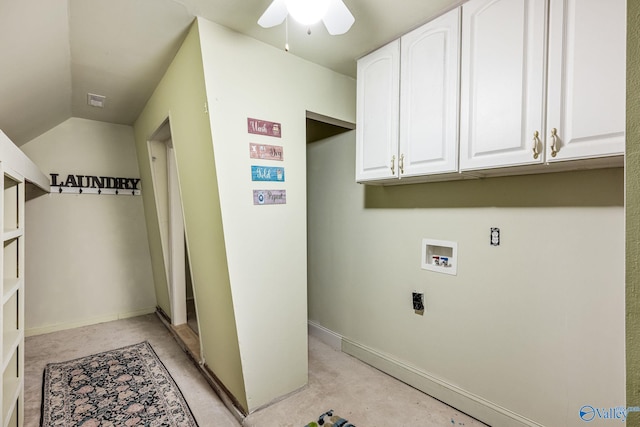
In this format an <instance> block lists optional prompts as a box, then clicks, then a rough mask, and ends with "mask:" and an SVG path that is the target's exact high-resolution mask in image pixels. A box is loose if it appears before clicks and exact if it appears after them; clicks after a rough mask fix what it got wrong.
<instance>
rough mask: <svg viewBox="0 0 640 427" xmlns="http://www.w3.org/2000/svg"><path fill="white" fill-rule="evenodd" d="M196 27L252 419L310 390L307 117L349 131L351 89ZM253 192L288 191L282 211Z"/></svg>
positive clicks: (315, 70) (208, 25)
mask: <svg viewBox="0 0 640 427" xmlns="http://www.w3.org/2000/svg"><path fill="white" fill-rule="evenodd" d="M199 25H200V38H201V44H202V51H203V61H204V64H205V67H204V70H205V81H206V87H207V96H208V105H209V111H210V112H211V116H210V117H211V129H212V132H213V148H214V151H215V158H216V170H217V176H218V185H219V188H220V200H221V205H222V222H223V224H224V235H225V241H226V242H227V257H228V265H229V276H230V279H231V289H232V293H233V304H234V310H235V314H236V321H237V328H238V340H239V342H240V352H241V355H242V368H243V373H244V379H245V388H246V390H247V401H248V404H249V410H250V411H253V410H255V409H257V408H259V407H261V406H263V405H265V404H268V403H269V402H271V401H273V400H275V399H277V398H279V397H281V396H283V395H286V394H287V393H290V392H292V391H294V390H296V389H298V388H300V387H302V386H304V385H305V384H306V382H307V358H308V355H307V351H308V350H307V256H306V252H307V240H306V235H307V227H306V218H307V216H306V208H307V204H306V196H307V195H306V149H307V147H306V111H312V112H314V113H318V114H322V115H325V116H329V117H333V118H336V119H340V120H343V121H347V122H351V123H353V122H355V99H356V93H355V91H356V89H355V86H356V85H355V80H354V79H352V78H349V77H347V76H344V75H341V74H337V73H335V72H333V71H330V70H328V69H326V68H323V67H320V66H318V65H316V64H312V63H311V62H308V61H305V60H302V59H300V58H298V57H296V56H295V55H294V54H291V53H287V52H285V51H284V50H283V49H277V48H274V47H272V46H269V45H267V44H264V43H261V42H259V41H257V40H255V39H252V38H249V37H246V36H244V35H241V34H239V33H236V32H234V31H232V30H229V29H227V28H224V27H221V26H219V25H217V24H214V23H212V22H210V21H207V20H204V19H199ZM293 49H294V47H292V50H293ZM249 117H251V118H257V119H262V120H269V121H272V122H278V123H281V124H282V138H274V137H267V136H263V135H253V134H249V133H248V132H247V118H249ZM251 142H255V143H261V144H271V145H279V146H282V147H284V161H283V162H276V161H259V160H252V159H251V158H250V157H249V143H251ZM251 165H262V166H282V167H284V170H285V182H284V183H274V182H252V181H251ZM325 172H326V173H327V175H330V174H332V173H333V170H332V168H329V169H327V170H326V171H325ZM259 189H284V190H286V191H287V196H286V197H287V203H286V205H279V206H255V205H254V204H253V190H259ZM326 209H329V207H328V206H327V207H326ZM329 268H333V267H332V266H329Z"/></svg>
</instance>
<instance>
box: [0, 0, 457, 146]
mask: <svg viewBox="0 0 640 427" xmlns="http://www.w3.org/2000/svg"><path fill="white" fill-rule="evenodd" d="M344 2H345V4H346V5H347V7H348V8H349V9H350V10H351V12H352V14H353V15H354V16H355V18H356V22H355V24H354V25H353V27H352V28H351V30H350V31H349V32H348V33H347V34H344V35H341V36H330V35H328V34H327V31H326V29H325V28H324V26H323V25H322V24H317V25H315V26H313V27H312V28H311V34H310V35H308V34H307V31H306V28H302V27H301V26H299V25H297V24H295V23H294V22H292V21H290V23H289V45H290V53H291V54H292V55H297V56H300V57H302V58H305V59H307V60H309V61H311V62H315V63H317V64H320V65H323V66H325V67H327V68H330V69H333V70H335V71H337V72H339V73H342V74H346V75H349V76H353V77H355V72H356V62H355V60H356V59H357V58H359V57H360V56H362V55H364V54H366V53H367V52H369V51H371V50H374V49H375V48H377V47H379V46H382V45H383V44H385V43H386V42H388V41H391V40H393V39H395V38H397V37H398V36H400V35H401V34H403V33H405V32H407V31H408V30H410V29H411V28H414V27H416V26H418V25H420V24H421V23H423V22H426V21H428V20H429V19H431V18H432V17H434V16H437V15H439V14H441V13H443V12H444V11H446V10H448V9H450V8H452V7H454V6H455V5H457V4H460V3H461V2H462V1H461V0H401V1H393V0H344ZM270 3H271V0H0V129H2V130H3V131H4V132H5V133H6V134H7V135H8V136H9V138H11V139H12V140H13V141H14V142H15V143H16V144H18V145H22V144H24V143H26V142H28V141H30V140H31V139H33V138H35V137H36V136H38V135H40V134H42V133H44V132H46V131H47V130H49V129H51V128H53V127H55V126H56V125H58V124H59V123H61V122H63V121H65V120H66V119H68V118H70V117H80V118H86V119H92V120H99V121H105V122H111V123H119V124H133V122H134V121H135V119H136V118H137V117H138V115H139V113H140V111H141V110H142V108H143V107H144V105H145V103H146V101H147V100H148V98H149V96H151V93H152V92H153V89H154V88H155V87H156V85H157V84H158V82H159V80H160V78H161V77H162V75H163V74H164V72H165V71H166V68H167V66H168V65H169V63H170V62H171V60H172V59H173V57H174V55H175V53H176V52H177V50H178V48H179V47H180V44H181V42H182V40H183V39H184V37H185V35H186V32H187V30H188V28H189V26H190V24H191V22H193V19H194V17H196V16H202V17H204V18H206V19H209V20H211V21H213V22H217V23H219V24H221V25H224V26H226V27H229V28H231V29H234V30H236V31H238V32H241V33H244V34H247V35H249V36H251V37H253V38H256V39H259V40H262V41H264V42H265V43H268V44H271V45H273V46H276V47H278V48H283V47H284V42H285V29H284V25H280V26H277V27H273V28H270V29H264V28H261V27H260V26H258V25H257V23H256V21H257V20H258V18H259V17H260V15H261V14H262V12H263V11H264V10H265V9H266V8H267V6H269V4H270ZM87 93H94V94H99V95H104V96H106V97H107V98H106V103H105V108H103V109H99V108H95V107H90V106H89V105H88V104H87Z"/></svg>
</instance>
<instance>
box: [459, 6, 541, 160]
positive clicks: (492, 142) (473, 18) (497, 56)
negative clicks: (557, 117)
mask: <svg viewBox="0 0 640 427" xmlns="http://www.w3.org/2000/svg"><path fill="white" fill-rule="evenodd" d="M546 4H547V2H546V0H471V1H469V2H468V3H465V4H464V5H463V7H462V64H461V70H462V71H461V101H460V102H461V116H460V120H461V122H460V169H461V170H473V169H485V168H494V167H506V166H515V165H524V164H535V163H541V162H542V161H543V157H544V155H543V147H542V143H541V142H539V140H538V139H536V138H534V135H539V137H540V138H542V136H543V135H542V132H543V129H542V118H543V108H544V75H545V74H544V65H545V61H544V59H545V40H546V37H545V35H546V28H545V22H546V19H545V17H546ZM534 148H535V150H534ZM534 151H537V152H539V154H537V153H536V152H534Z"/></svg>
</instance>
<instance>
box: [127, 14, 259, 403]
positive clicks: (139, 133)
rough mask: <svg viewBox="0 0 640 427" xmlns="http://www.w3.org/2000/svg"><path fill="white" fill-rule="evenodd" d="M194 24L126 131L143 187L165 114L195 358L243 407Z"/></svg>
mask: <svg viewBox="0 0 640 427" xmlns="http://www.w3.org/2000/svg"><path fill="white" fill-rule="evenodd" d="M206 99H207V98H206V93H205V86H204V71H203V65H202V56H201V50H200V40H199V34H198V24H197V22H196V23H194V25H193V26H192V27H191V29H190V31H189V34H188V35H187V37H186V39H185V41H184V43H183V45H182V47H181V48H180V50H179V52H178V54H177V55H176V57H175V59H174V60H173V62H172V63H171V66H170V67H169V69H168V70H167V72H166V74H165V76H164V77H163V79H162V81H161V82H160V84H159V85H158V87H157V88H156V90H155V92H154V93H153V96H152V97H151V98H150V99H149V102H148V103H147V105H146V107H145V108H144V111H143V112H142V114H141V115H140V117H139V118H138V119H137V121H136V123H135V125H134V129H135V137H136V147H137V151H138V159H139V162H140V172H141V176H142V182H143V185H145V186H147V187H149V186H151V183H152V180H151V166H150V159H149V154H148V151H147V141H148V140H149V139H150V138H151V136H152V135H153V133H154V132H155V131H156V130H157V129H158V128H159V127H160V126H161V125H162V123H163V122H164V121H165V120H166V119H167V117H169V118H170V123H171V134H172V140H173V145H174V150H175V156H176V162H177V165H178V177H179V181H180V187H181V193H182V203H183V211H184V222H185V235H186V241H187V249H188V252H189V258H190V260H191V273H192V280H193V286H194V293H195V300H196V305H197V309H198V320H199V325H200V340H201V344H202V357H203V359H204V361H205V363H206V364H207V365H208V366H209V368H210V369H211V370H212V371H213V372H214V373H215V374H216V375H217V376H218V378H219V379H220V380H221V381H222V383H223V384H224V385H225V386H226V387H227V389H228V390H229V391H230V392H231V393H232V394H233V395H234V396H235V397H236V399H238V401H239V403H240V404H241V405H242V406H243V407H244V408H245V409H246V408H247V407H248V405H247V400H246V395H245V389H244V379H243V374H242V367H241V364H240V353H239V347H238V338H237V332H236V320H235V315H234V309H233V303H232V299H231V289H230V285H229V275H228V270H227V257H226V251H225V241H224V235H223V230H222V218H221V211H220V201H219V194H218V184H217V176H216V167H215V159H214V153H213V149H212V141H211V129H210V124H209V117H208V115H207V112H206V111H205V102H206ZM143 194H144V209H145V217H146V221H147V229H148V234H149V244H150V248H151V258H152V263H153V271H154V279H155V282H156V292H157V294H158V300H159V304H160V305H161V307H162V308H163V309H164V310H165V311H167V312H169V311H168V308H169V304H168V296H167V283H166V277H165V267H164V262H163V257H162V249H161V242H160V230H159V225H158V217H157V213H156V205H155V200H154V197H153V191H151V189H148V190H147V191H144V192H143Z"/></svg>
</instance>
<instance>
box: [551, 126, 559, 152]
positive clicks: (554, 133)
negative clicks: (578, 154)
mask: <svg viewBox="0 0 640 427" xmlns="http://www.w3.org/2000/svg"><path fill="white" fill-rule="evenodd" d="M557 154H558V129H556V128H553V129H551V157H555V156H556V155H557Z"/></svg>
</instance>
